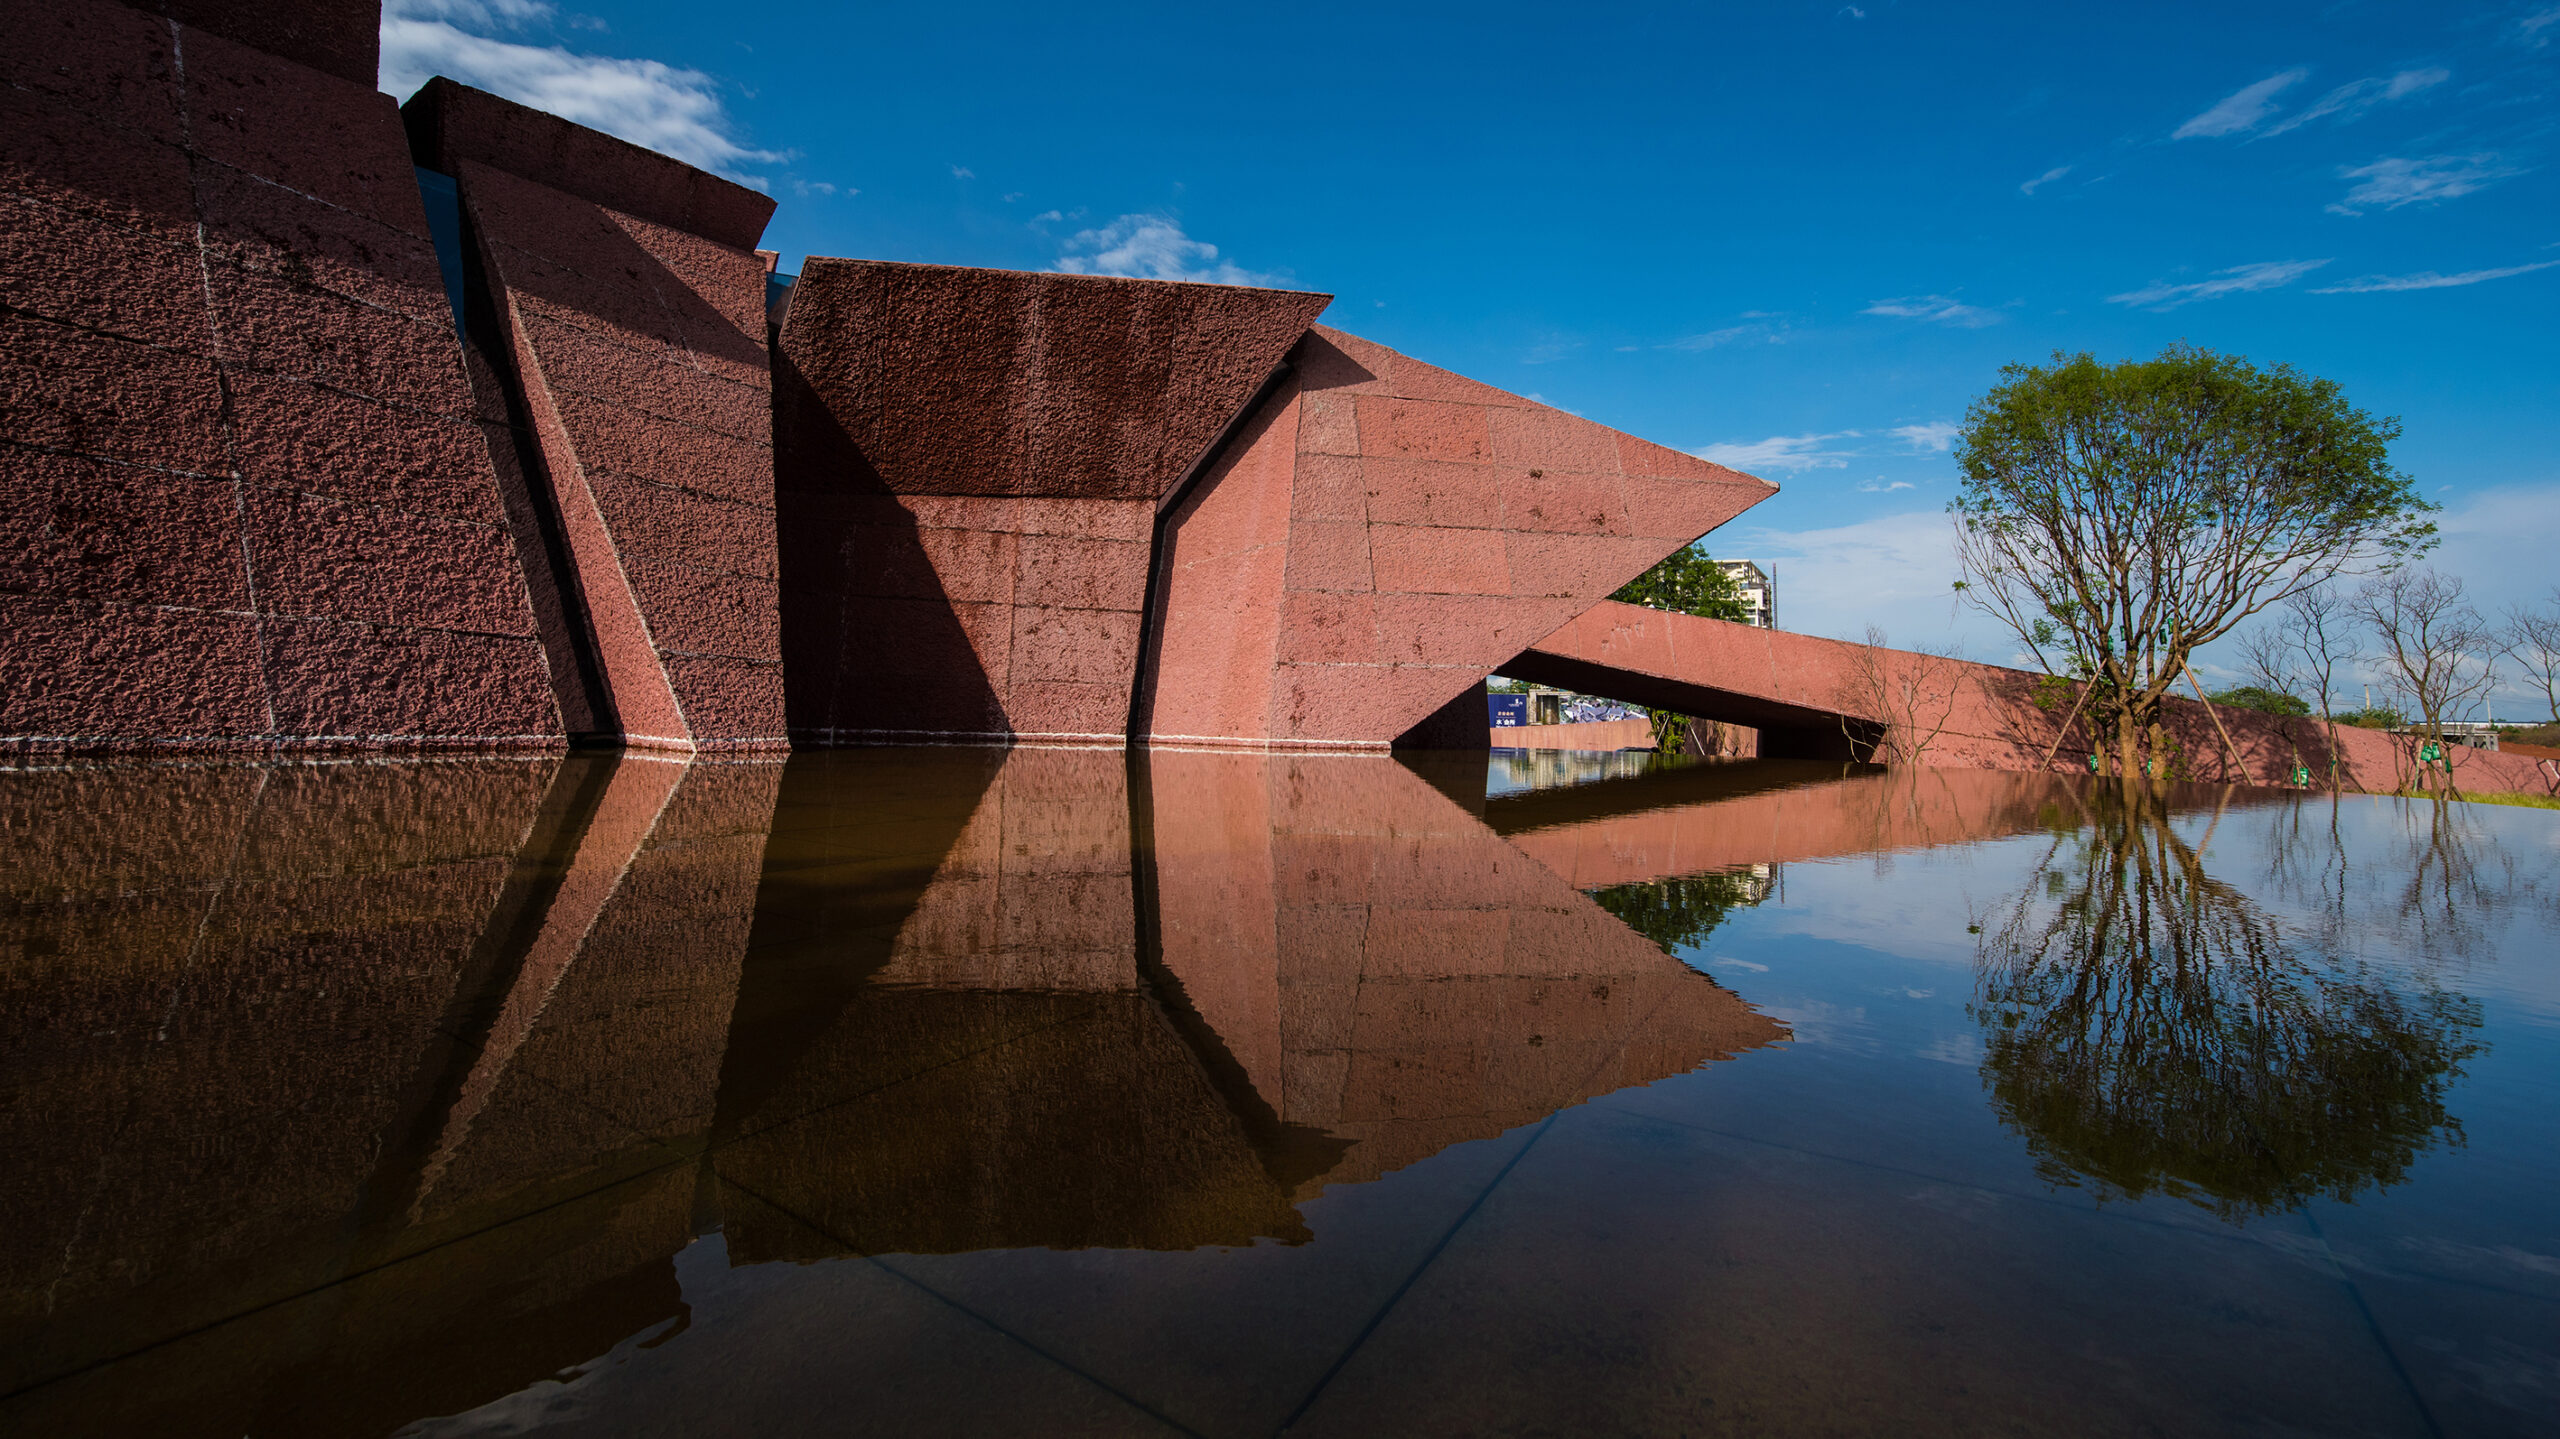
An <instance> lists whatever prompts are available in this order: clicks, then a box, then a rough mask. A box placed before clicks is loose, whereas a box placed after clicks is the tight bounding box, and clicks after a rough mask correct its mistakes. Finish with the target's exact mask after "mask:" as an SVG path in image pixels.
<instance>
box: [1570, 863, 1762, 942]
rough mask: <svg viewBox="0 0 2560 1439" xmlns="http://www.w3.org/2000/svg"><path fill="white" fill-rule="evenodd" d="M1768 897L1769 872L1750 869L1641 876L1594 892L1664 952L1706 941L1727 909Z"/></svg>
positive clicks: (1593, 895)
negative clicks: (1667, 877)
mask: <svg viewBox="0 0 2560 1439" xmlns="http://www.w3.org/2000/svg"><path fill="white" fill-rule="evenodd" d="M1768 897H1769V880H1768V878H1767V877H1766V876H1764V875H1758V874H1753V873H1751V872H1750V871H1748V870H1738V871H1735V872H1733V873H1731V874H1692V875H1682V876H1679V877H1676V878H1672V879H1648V880H1638V881H1637V882H1635V883H1633V884H1616V885H1611V886H1609V887H1608V888H1607V889H1599V890H1593V891H1592V892H1591V898H1592V900H1593V901H1594V902H1595V903H1597V904H1598V905H1599V906H1600V907H1601V908H1602V909H1605V910H1607V911H1609V912H1610V913H1611V914H1614V915H1616V916H1617V917H1618V918H1619V919H1621V920H1624V921H1625V922H1626V924H1627V927H1628V928H1630V929H1632V930H1634V931H1635V932H1636V933H1638V934H1641V935H1643V936H1644V937H1645V938H1647V939H1649V940H1652V941H1653V942H1654V943H1655V944H1658V945H1660V946H1662V952H1663V953H1664V954H1671V953H1674V952H1675V951H1677V950H1679V949H1681V948H1683V947H1687V948H1692V949H1694V948H1696V947H1697V946H1699V945H1702V944H1704V943H1706V942H1707V936H1708V935H1710V934H1713V933H1715V930H1716V926H1717V925H1720V924H1722V923H1724V921H1725V917H1726V916H1727V915H1730V914H1732V913H1733V912H1734V911H1735V910H1737V909H1744V908H1748V907H1749V906H1751V905H1755V904H1758V903H1759V902H1760V901H1762V900H1764V899H1766V898H1768Z"/></svg>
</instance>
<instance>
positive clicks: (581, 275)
mask: <svg viewBox="0 0 2560 1439" xmlns="http://www.w3.org/2000/svg"><path fill="white" fill-rule="evenodd" d="M404 114H405V116H406V119H407V121H408V125H409V131H410V136H411V139H412V141H413V144H414V145H415V147H416V154H417V159H418V162H419V164H421V165H423V166H425V167H427V168H429V169H433V170H437V171H440V172H443V173H448V174H451V175H453V176H454V177H455V179H456V180H457V181H458V183H459V187H460V192H461V201H462V207H463V213H464V217H465V220H466V225H467V230H468V237H469V240H470V243H471V262H472V263H473V264H474V265H475V266H476V268H475V270H474V272H473V276H472V278H473V280H474V287H473V288H474V291H475V295H474V298H475V300H482V299H483V297H485V300H484V303H485V306H486V323H487V324H488V326H489V329H490V333H489V334H488V335H487V336H486V337H485V338H486V340H487V343H488V345H489V347H490V349H491V350H492V351H493V352H494V354H495V357H496V358H497V360H498V362H499V369H500V370H501V372H502V374H503V375H504V379H505V381H506V386H505V387H506V390H507V401H508V403H509V404H510V405H511V407H513V409H514V412H515V414H516V416H517V418H518V419H519V421H520V423H521V424H522V425H523V426H524V428H525V429H526V430H527V431H528V432H529V433H530V437H531V440H532V445H531V446H530V451H531V452H530V453H526V454H524V455H523V457H522V458H523V462H524V464H523V468H524V470H525V472H526V473H527V475H528V477H529V483H531V484H535V485H539V486H541V489H542V493H541V494H540V495H539V496H538V499H539V501H540V503H538V504H536V505H533V506H529V507H527V513H526V514H525V515H524V516H523V517H522V518H520V520H519V523H520V524H531V525H537V526H542V527H546V528H551V529H553V531H554V534H556V537H557V539H558V540H559V542H561V543H562V544H564V545H565V548H566V550H567V557H568V561H569V564H568V569H569V573H568V575H567V576H566V578H565V585H564V587H565V588H567V589H568V590H570V591H571V592H572V593H573V595H574V601H575V602H574V603H573V604H571V605H568V606H564V609H563V613H562V615H561V618H560V619H559V620H558V622H557V624H556V626H555V632H554V633H553V634H551V635H549V636H547V638H548V639H549V640H550V641H551V643H552V645H553V648H554V649H555V650H560V649H564V648H570V647H575V646H579V645H592V647H593V652H594V668H595V669H596V670H598V671H600V676H599V677H600V679H601V682H602V688H603V691H604V692H603V694H601V695H599V696H594V697H592V699H591V701H590V705H589V708H590V709H591V710H593V711H594V712H596V713H597V714H598V716H599V720H600V723H599V726H598V727H599V729H600V730H602V731H603V732H605V733H609V734H611V735H613V736H614V737H617V738H620V739H621V740H623V741H624V742H626V743H630V744H638V745H648V746H655V747H664V748H674V749H737V748H780V747H782V746H783V745H784V744H785V740H784V737H783V725H782V672H781V664H782V653H781V621H780V612H779V608H778V605H777V591H776V584H777V578H778V571H777V568H776V564H775V553H774V520H773V444H772V400H771V378H770V375H771V371H770V366H769V364H768V361H767V357H766V353H765V318H764V289H765V278H764V277H765V269H766V266H765V263H764V261H763V260H762V259H761V258H759V257H758V256H757V255H756V254H755V253H754V251H753V249H752V248H751V247H752V246H753V244H754V242H755V239H756V238H757V236H758V235H759V234H760V233H761V232H762V230H763V227H764V221H765V218H766V217H767V216H769V215H770V214H771V213H772V210H773V202H772V201H771V200H769V199H767V198H765V197H764V196H762V195H758V194H756V193H755V192H753V191H751V190H748V189H746V188H744V187H743V186H739V185H734V184H731V183H730V182H728V181H726V180H722V179H720V178H718V177H717V176H713V175H707V174H704V173H703V172H701V171H699V170H695V169H693V168H692V167H691V166H688V165H684V164H681V163H679V162H677V161H674V160H670V159H668V158H666V157H665V156H663V155H656V154H652V153H650V152H648V151H646V150H642V149H640V148H639V147H638V146H636V145H629V144H625V143H624V142H622V141H619V140H615V139H612V138H610V137H608V136H604V135H599V134H597V133H596V132H594V131H592V130H587V129H585V128H584V127H581V126H577V125H572V124H570V123H569V122H568V121H565V120H562V119H559V118H558V117H556V116H551V115H545V114H542V113H541V112H539V111H535V110H530V109H527V108H526V107H524V106H521V105H517V104H514V103H513V102H510V101H507V100H502V99H499V98H498V97H497V96H494V95H489V94H484V93H482V92H480V91H477V90H473V89H470V88H468V87H466V86H461V85H456V84H454V83H453V82H451V81H449V80H435V81H431V82H430V83H429V84H428V85H427V86H426V87H425V88H424V89H422V90H420V91H419V92H418V94H417V95H416V96H415V97H414V98H412V99H411V100H410V101H409V103H408V105H407V107H406V108H405V111H404ZM543 538H544V537H543V536H541V535H527V536H526V537H525V539H526V544H527V547H528V549H529V550H530V549H532V548H534V547H536V546H538V545H539V544H540V543H541V542H542V539H543ZM581 625H583V633H580V632H576V631H577V630H578V629H579V627H580V626H581Z"/></svg>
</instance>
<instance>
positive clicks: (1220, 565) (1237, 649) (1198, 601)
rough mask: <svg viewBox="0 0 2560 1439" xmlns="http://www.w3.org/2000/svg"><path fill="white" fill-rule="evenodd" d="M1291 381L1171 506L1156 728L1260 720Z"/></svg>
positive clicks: (1285, 504)
mask: <svg viewBox="0 0 2560 1439" xmlns="http://www.w3.org/2000/svg"><path fill="white" fill-rule="evenodd" d="M1295 388H1296V387H1295V385H1294V384H1288V385H1285V386H1284V389H1283V390H1282V392H1281V395H1280V396H1279V397H1278V399H1277V402H1276V403H1275V404H1273V405H1267V406H1265V407H1264V408H1263V410H1262V411H1261V412H1260V413H1258V414H1256V415H1255V416H1254V417H1253V418H1252V419H1251V420H1249V421H1248V422H1247V423H1246V425H1245V427H1244V428H1243V429H1242V430H1240V431H1239V432H1238V434H1237V435H1236V438H1235V441H1234V442H1233V444H1232V445H1231V446H1230V447H1229V449H1228V451H1227V452H1226V454H1224V455H1222V456H1221V457H1220V458H1219V460H1218V463H1217V466H1216V467H1215V468H1214V469H1212V470H1211V471H1210V473H1209V474H1208V475H1207V476H1206V477H1205V478H1204V481H1203V483H1202V484H1201V486H1200V487H1199V488H1198V489H1197V490H1195V491H1194V492H1193V493H1192V494H1191V495H1190V496H1189V497H1187V498H1186V499H1185V500H1184V501H1183V502H1182V504H1181V505H1180V506H1179V507H1178V508H1177V509H1176V510H1175V512H1174V514H1173V515H1172V517H1171V521H1170V528H1171V530H1172V532H1173V533H1174V534H1176V535H1177V536H1179V541H1178V543H1177V545H1176V547H1175V558H1174V561H1173V562H1172V563H1170V564H1168V565H1167V566H1166V567H1165V569H1164V572H1163V584H1164V597H1163V600H1162V603H1161V605H1160V607H1159V609H1158V615H1159V616H1160V618H1159V620H1158V626H1159V628H1158V637H1157V642H1156V653H1155V668H1154V672H1153V673H1152V674H1150V675H1147V676H1145V677H1144V679H1143V681H1142V682H1143V684H1144V686H1145V691H1146V692H1145V696H1144V711H1143V713H1142V722H1143V723H1144V724H1145V725H1146V728H1147V732H1148V733H1150V734H1156V735H1167V736H1170V735H1199V736H1210V737H1218V738H1224V737H1228V736H1236V735H1250V734H1259V733H1261V732H1262V731H1263V730H1264V729H1265V728H1266V727H1267V726H1268V725H1269V722H1270V714H1271V670H1272V662H1273V659H1274V656H1275V654H1276V652H1277V650H1278V646H1279V642H1280V633H1281V628H1282V623H1283V620H1282V604H1281V601H1282V597H1283V593H1284V590H1285V588H1286V585H1287V578H1288V573H1287V566H1288V558H1289V530H1290V525H1289V499H1290V479H1291V470H1292V465H1291V459H1292V453H1291V452H1292V450H1293V448H1294V440H1295V437H1296V434H1297V431H1298V406H1297V405H1296V404H1295V403H1293V401H1294V398H1295Z"/></svg>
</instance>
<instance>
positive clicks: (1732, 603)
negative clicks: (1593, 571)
mask: <svg viewBox="0 0 2560 1439" xmlns="http://www.w3.org/2000/svg"><path fill="white" fill-rule="evenodd" d="M1609 598H1611V599H1613V600H1616V601H1618V602H1620V603H1622V604H1630V605H1642V606H1644V607H1645V608H1646V609H1649V610H1669V611H1671V612H1672V613H1673V614H1679V615H1697V616H1699V617H1700V618H1702V619H1710V620H1747V619H1749V618H1751V605H1750V603H1749V602H1748V601H1746V600H1744V599H1743V598H1742V588H1741V586H1739V585H1736V584H1735V583H1734V582H1733V576H1731V575H1729V574H1726V573H1725V572H1724V568H1723V567H1722V566H1721V565H1718V564H1717V563H1716V562H1715V561H1714V560H1712V559H1710V558H1708V557H1707V552H1706V551H1705V550H1702V549H1700V548H1698V547H1697V546H1696V545H1694V544H1692V545H1684V546H1682V547H1681V548H1679V549H1678V550H1675V551H1673V552H1672V554H1671V556H1670V558H1668V559H1666V560H1664V561H1663V562H1662V563H1660V564H1658V565H1655V566H1654V567H1653V568H1652V569H1649V570H1647V571H1645V572H1644V573H1643V574H1640V575H1638V576H1636V577H1635V578H1634V579H1631V580H1629V581H1627V582H1626V584H1625V585H1623V586H1621V587H1620V588H1619V590H1618V592H1617V593H1616V594H1614V595H1611V596H1609Z"/></svg>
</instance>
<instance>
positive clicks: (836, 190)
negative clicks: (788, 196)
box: [791, 180, 862, 200]
mask: <svg viewBox="0 0 2560 1439" xmlns="http://www.w3.org/2000/svg"><path fill="white" fill-rule="evenodd" d="M791 193H792V194H794V195H797V196H799V197H800V198H801V199H803V200H806V199H808V198H809V197H810V196H812V195H859V194H861V193H862V192H861V191H860V190H857V189H855V188H853V187H852V186H850V185H837V184H833V183H831V182H829V181H826V180H794V181H792V182H791Z"/></svg>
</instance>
